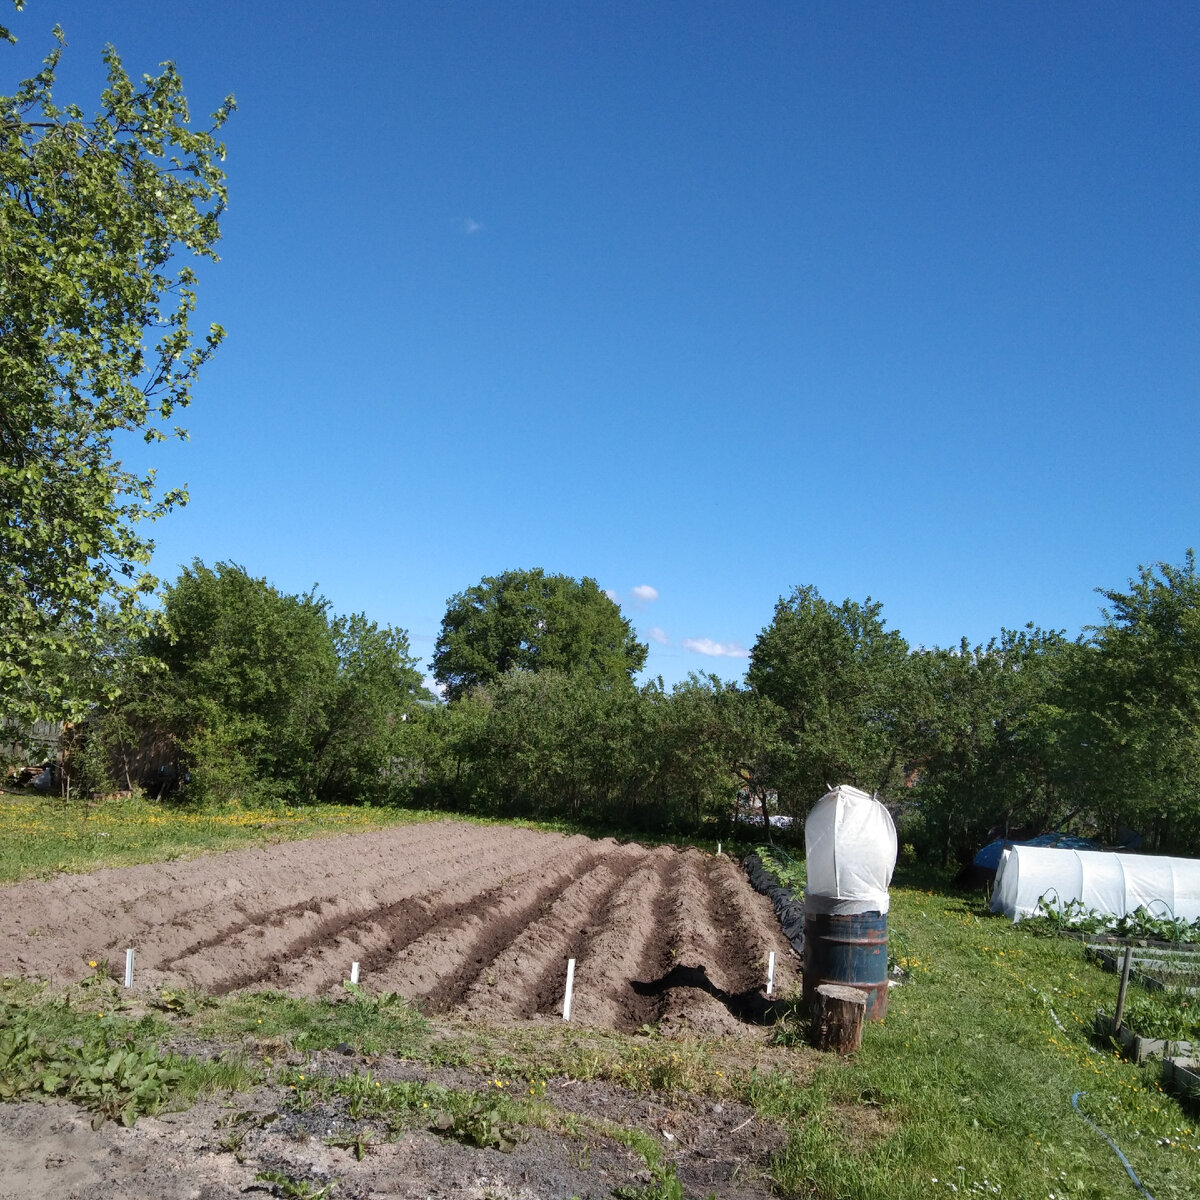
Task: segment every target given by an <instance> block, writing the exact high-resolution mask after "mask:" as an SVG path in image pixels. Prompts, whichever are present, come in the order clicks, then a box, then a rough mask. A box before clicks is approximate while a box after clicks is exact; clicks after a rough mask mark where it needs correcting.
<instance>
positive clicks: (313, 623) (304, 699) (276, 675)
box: [141, 560, 423, 802]
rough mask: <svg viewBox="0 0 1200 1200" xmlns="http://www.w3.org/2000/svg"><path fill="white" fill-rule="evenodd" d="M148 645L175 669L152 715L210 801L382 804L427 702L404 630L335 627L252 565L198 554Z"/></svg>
mask: <svg viewBox="0 0 1200 1200" xmlns="http://www.w3.org/2000/svg"><path fill="white" fill-rule="evenodd" d="M163 615H164V620H163V623H162V628H161V630H160V631H158V632H157V633H156V634H155V635H154V636H153V637H152V638H151V639H150V641H149V642H148V643H147V650H148V652H149V653H150V654H151V655H153V656H154V657H155V658H156V659H158V660H160V661H161V662H162V663H163V664H165V667H166V672H165V674H164V675H163V676H162V678H161V679H159V680H158V681H157V685H158V686H157V688H156V691H155V694H154V695H153V696H152V698H151V700H150V703H149V704H147V705H143V707H142V710H141V711H142V713H143V714H144V718H145V719H147V720H150V719H153V720H154V721H155V722H156V723H158V724H159V727H160V728H165V729H166V730H167V731H169V733H170V734H172V735H173V736H174V738H175V739H176V742H177V744H178V746H179V750H180V754H181V758H182V760H183V763H184V765H185V767H186V769H187V770H188V772H189V774H190V792H191V794H192V795H193V796H195V797H198V798H201V799H206V800H218V801H223V800H230V799H234V798H241V799H246V800H250V801H254V800H257V799H266V800H270V799H273V798H275V799H284V798H299V799H302V800H305V801H309V802H311V801H312V800H315V799H317V798H320V799H323V800H333V799H356V800H362V799H367V800H371V799H382V798H385V797H386V796H387V793H388V790H389V785H390V784H391V782H392V780H393V776H392V773H391V771H390V765H391V763H392V761H393V759H394V758H395V756H396V752H397V749H398V747H399V739H400V736H401V728H402V725H403V722H404V719H405V717H406V716H407V715H408V713H409V710H410V709H412V708H413V706H414V703H415V701H416V699H417V697H418V696H420V695H422V694H423V688H422V686H421V681H420V676H419V675H418V673H417V672H416V670H415V669H414V666H415V660H414V659H413V658H411V657H410V655H409V653H408V640H407V637H406V635H405V634H404V633H403V631H401V630H395V629H386V628H384V629H381V628H380V627H379V626H378V625H376V624H375V623H374V622H373V621H368V620H367V619H366V617H365V616H363V615H361V614H355V615H353V616H350V617H336V618H333V619H331V618H330V616H329V613H328V604H327V602H326V601H325V600H323V599H321V598H319V597H318V596H316V595H315V593H314V592H309V593H307V594H305V595H299V596H295V595H286V594H284V593H281V592H279V591H277V590H276V589H275V588H273V587H271V586H270V585H269V584H268V583H267V582H266V580H265V579H256V578H254V577H253V576H251V575H249V574H248V573H247V572H246V571H245V570H244V569H243V568H242V567H238V566H235V565H232V564H229V563H218V564H217V566H216V567H215V568H210V567H207V566H205V565H204V564H203V563H202V562H200V561H199V560H197V561H195V562H194V563H193V564H192V566H191V567H190V568H186V569H185V570H184V571H183V572H182V574H181V575H180V576H179V579H178V580H176V582H175V583H174V584H172V585H170V586H169V587H168V588H167V589H166V590H165V593H164V599H163Z"/></svg>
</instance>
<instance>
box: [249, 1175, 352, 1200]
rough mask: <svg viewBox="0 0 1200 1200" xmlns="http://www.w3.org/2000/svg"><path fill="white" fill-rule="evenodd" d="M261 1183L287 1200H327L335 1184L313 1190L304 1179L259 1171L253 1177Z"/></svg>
mask: <svg viewBox="0 0 1200 1200" xmlns="http://www.w3.org/2000/svg"><path fill="white" fill-rule="evenodd" d="M254 1178H255V1179H258V1180H261V1181H262V1182H263V1183H270V1184H274V1186H275V1188H276V1189H277V1191H276V1193H275V1194H276V1195H278V1196H286V1197H288V1198H289V1200H327V1198H328V1197H329V1196H331V1195H333V1189H334V1188H335V1187H336V1186H337V1185H336V1184H335V1183H327V1184H326V1185H325V1186H324V1187H319V1188H316V1189H314V1188H313V1186H312V1184H310V1183H309V1182H308V1180H306V1179H293V1178H292V1177H291V1176H290V1175H285V1174H284V1173H283V1172H282V1171H259V1172H258V1174H257V1175H255V1176H254Z"/></svg>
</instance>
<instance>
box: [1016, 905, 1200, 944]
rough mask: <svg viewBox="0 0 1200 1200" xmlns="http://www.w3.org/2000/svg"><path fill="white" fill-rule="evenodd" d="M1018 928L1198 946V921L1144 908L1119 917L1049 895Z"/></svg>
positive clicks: (1040, 932) (1031, 931)
mask: <svg viewBox="0 0 1200 1200" xmlns="http://www.w3.org/2000/svg"><path fill="white" fill-rule="evenodd" d="M1020 926H1021V928H1022V929H1023V930H1025V931H1026V932H1028V933H1035V934H1050V935H1054V934H1061V933H1082V934H1090V935H1093V936H1099V935H1108V936H1112V937H1118V938H1127V939H1130V940H1138V939H1144V940H1147V941H1158V942H1172V943H1175V944H1176V945H1190V944H1194V943H1200V920H1197V921H1192V922H1188V921H1185V920H1183V919H1181V918H1180V919H1177V918H1175V917H1171V916H1168V915H1165V914H1163V915H1159V916H1155V915H1154V914H1153V913H1152V912H1151V911H1150V910H1149V909H1148V908H1146V906H1145V905H1139V906H1138V908H1136V909H1135V910H1134V911H1133V912H1131V913H1126V914H1124V915H1123V916H1119V917H1118V916H1114V915H1113V914H1111V913H1102V912H1099V911H1098V910H1096V909H1094V908H1088V907H1087V905H1085V904H1084V903H1083V901H1082V900H1070V901H1068V902H1067V903H1066V904H1060V903H1059V902H1058V900H1057V898H1051V896H1050V894H1049V893H1047V894H1046V895H1045V896H1042V897H1040V898H1039V900H1038V903H1037V910H1036V911H1035V912H1034V914H1033V916H1031V917H1026V918H1025V920H1023V921H1021V922H1020Z"/></svg>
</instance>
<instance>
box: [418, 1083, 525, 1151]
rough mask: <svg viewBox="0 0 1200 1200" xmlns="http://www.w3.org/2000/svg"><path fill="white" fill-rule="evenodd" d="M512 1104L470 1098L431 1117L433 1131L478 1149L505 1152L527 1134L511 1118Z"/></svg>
mask: <svg viewBox="0 0 1200 1200" xmlns="http://www.w3.org/2000/svg"><path fill="white" fill-rule="evenodd" d="M512 1107H513V1106H512V1105H511V1104H508V1103H506V1102H504V1101H503V1100H500V1099H498V1098H495V1097H491V1096H487V1097H485V1098H483V1099H478V1100H477V1099H471V1100H469V1101H468V1102H467V1103H465V1104H463V1103H462V1102H461V1099H460V1102H459V1103H458V1104H457V1105H452V1106H451V1107H449V1108H447V1109H444V1110H442V1111H441V1112H439V1113H438V1114H437V1116H435V1117H434V1119H433V1129H434V1131H435V1132H437V1133H442V1134H445V1135H446V1137H452V1138H454V1139H455V1141H459V1142H462V1143H463V1144H464V1145H467V1146H475V1147H476V1148H478V1149H480V1150H500V1151H503V1152H504V1153H506V1154H507V1153H508V1152H509V1151H510V1150H515V1149H516V1148H517V1146H518V1145H519V1144H520V1143H521V1142H523V1141H525V1140H526V1139H527V1137H528V1134H527V1133H526V1132H525V1131H524V1130H523V1129H522V1128H521V1127H520V1125H518V1124H516V1123H515V1122H514V1120H513V1119H512V1113H511V1111H510V1110H511V1109H512Z"/></svg>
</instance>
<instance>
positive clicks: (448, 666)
mask: <svg viewBox="0 0 1200 1200" xmlns="http://www.w3.org/2000/svg"><path fill="white" fill-rule="evenodd" d="M647 650H648V647H647V646H646V645H645V644H644V643H642V642H639V641H638V640H637V638H636V636H635V635H634V632H633V627H632V626H631V625H630V623H629V622H628V621H627V620H626V619H625V618H624V617H623V616H622V615H621V610H620V608H619V607H618V605H617V604H616V603H615V602H614V601H612V600H611V599H609V597H608V596H606V595H605V594H604V592H602V591H601V590H600V586H599V584H597V583H596V581H595V580H594V579H589V578H584V579H573V578H572V577H571V576H569V575H547V574H546V573H545V572H544V571H542V570H541V569H540V568H535V569H533V570H529V571H505V572H503V574H500V575H489V576H485V577H484V578H483V579H482V580H480V582H479V583H477V584H475V585H474V586H473V587H469V588H467V590H466V591H464V592H459V593H458V594H457V595H454V596H451V597H450V600H449V602H448V606H447V609H446V615H445V617H444V618H443V619H442V628H441V632H440V634H439V636H438V641H437V646H436V649H435V651H434V657H433V673H434V677H435V678H436V679H437V680H438V682H439V683H442V684H444V685H445V687H446V694H447V696H448V697H449V698H450V699H452V700H453V699H457V698H458V697H459V696H461V695H463V693H464V692H466V691H469V690H470V689H471V688H472V687H475V686H476V685H478V684H481V683H487V682H490V681H491V680H494V679H497V678H499V677H500V676H501V675H504V674H506V673H508V672H509V671H513V670H521V671H542V670H555V671H562V672H565V673H566V674H569V675H585V676H589V677H590V678H592V679H594V680H596V681H597V682H605V681H607V682H618V681H626V680H629V679H631V678H632V677H633V675H634V674H635V673H636V672H637V671H639V670H641V668H642V666H643V664H644V663H645V661H646V653H647Z"/></svg>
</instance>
